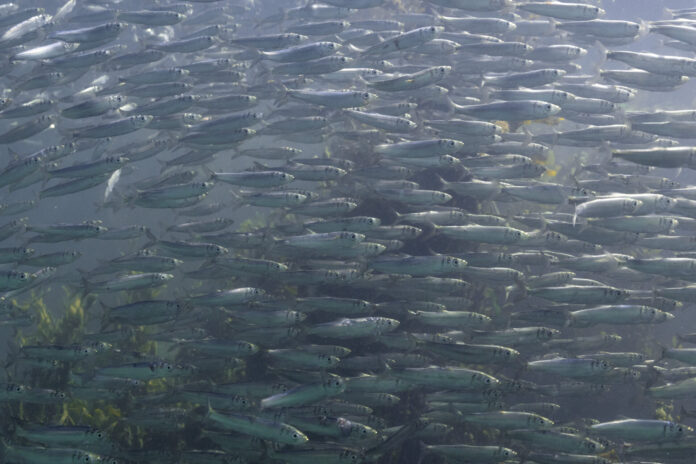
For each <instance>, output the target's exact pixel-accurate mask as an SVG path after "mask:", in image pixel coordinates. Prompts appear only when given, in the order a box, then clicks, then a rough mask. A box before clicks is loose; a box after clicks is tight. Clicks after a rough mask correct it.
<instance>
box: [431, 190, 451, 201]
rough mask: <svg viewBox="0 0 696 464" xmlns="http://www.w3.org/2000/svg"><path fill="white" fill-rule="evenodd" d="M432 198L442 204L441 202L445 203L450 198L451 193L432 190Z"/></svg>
mask: <svg viewBox="0 0 696 464" xmlns="http://www.w3.org/2000/svg"><path fill="white" fill-rule="evenodd" d="M432 199H433V201H435V202H436V203H439V204H442V203H447V202H448V201H450V200H451V199H452V195H450V194H449V193H446V192H438V191H433V192H432Z"/></svg>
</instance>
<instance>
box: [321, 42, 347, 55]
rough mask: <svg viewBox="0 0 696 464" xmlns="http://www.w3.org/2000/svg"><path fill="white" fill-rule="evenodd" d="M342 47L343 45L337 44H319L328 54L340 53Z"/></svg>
mask: <svg viewBox="0 0 696 464" xmlns="http://www.w3.org/2000/svg"><path fill="white" fill-rule="evenodd" d="M341 47H342V45H341V44H340V43H336V42H319V48H321V49H322V50H324V51H325V52H326V53H333V52H335V51H338V49H339V48H341Z"/></svg>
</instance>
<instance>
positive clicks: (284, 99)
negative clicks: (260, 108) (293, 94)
mask: <svg viewBox="0 0 696 464" xmlns="http://www.w3.org/2000/svg"><path fill="white" fill-rule="evenodd" d="M280 86H281V91H282V92H283V93H282V95H281V96H280V97H278V98H276V99H275V100H274V101H273V106H275V107H280V106H283V105H285V104H286V103H287V102H288V99H289V98H290V91H289V90H288V88H287V87H285V86H284V85H283V84H280Z"/></svg>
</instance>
